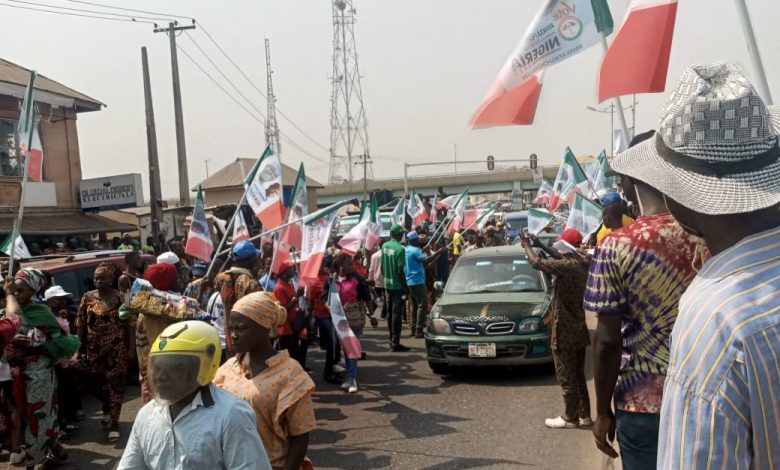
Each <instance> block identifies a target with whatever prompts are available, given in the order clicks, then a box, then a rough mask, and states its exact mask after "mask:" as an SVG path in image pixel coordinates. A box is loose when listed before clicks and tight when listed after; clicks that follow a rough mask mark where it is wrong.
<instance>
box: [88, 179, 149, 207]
mask: <svg viewBox="0 0 780 470" xmlns="http://www.w3.org/2000/svg"><path fill="white" fill-rule="evenodd" d="M79 200H80V201H81V210H83V211H85V212H97V211H104V210H109V209H122V208H125V207H138V206H143V205H144V192H143V188H142V186H141V174H140V173H130V174H127V175H116V176H106V177H104V178H92V179H88V180H81V181H79Z"/></svg>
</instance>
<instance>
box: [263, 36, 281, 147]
mask: <svg viewBox="0 0 780 470" xmlns="http://www.w3.org/2000/svg"><path fill="white" fill-rule="evenodd" d="M265 70H266V86H267V89H266V94H265V96H266V98H267V99H266V101H268V111H267V113H266V119H265V145H267V146H270V147H271V150H273V151H274V153H275V154H276V155H277V156H279V158H281V153H282V144H281V143H280V142H279V124H278V123H277V121H276V95H275V94H274V81H273V73H274V72H273V70H272V69H271V42H270V41H269V40H268V38H265Z"/></svg>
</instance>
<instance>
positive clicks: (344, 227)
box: [338, 216, 360, 237]
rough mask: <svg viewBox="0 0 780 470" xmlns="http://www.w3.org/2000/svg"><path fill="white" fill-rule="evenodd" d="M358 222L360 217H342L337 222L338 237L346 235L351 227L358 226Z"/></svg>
mask: <svg viewBox="0 0 780 470" xmlns="http://www.w3.org/2000/svg"><path fill="white" fill-rule="evenodd" d="M359 221H360V217H358V216H350V217H344V218H343V219H341V220H340V221H339V231H338V236H340V237H343V236H344V235H346V234H347V232H349V231H350V230H352V227H354V226H355V225H357V224H358V222H359Z"/></svg>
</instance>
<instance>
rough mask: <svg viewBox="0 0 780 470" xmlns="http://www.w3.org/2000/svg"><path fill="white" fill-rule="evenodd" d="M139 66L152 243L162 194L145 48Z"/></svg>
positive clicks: (157, 235)
mask: <svg viewBox="0 0 780 470" xmlns="http://www.w3.org/2000/svg"><path fill="white" fill-rule="evenodd" d="M141 65H142V66H143V74H144V101H145V102H146V151H147V153H148V155H149V207H150V208H151V210H152V213H151V217H152V237H154V243H158V242H159V240H160V221H161V220H162V205H161V204H162V194H161V189H160V166H159V162H158V159H157V128H156V127H155V124H154V106H153V104H152V84H151V79H150V78H149V59H147V57H146V48H145V47H142V48H141Z"/></svg>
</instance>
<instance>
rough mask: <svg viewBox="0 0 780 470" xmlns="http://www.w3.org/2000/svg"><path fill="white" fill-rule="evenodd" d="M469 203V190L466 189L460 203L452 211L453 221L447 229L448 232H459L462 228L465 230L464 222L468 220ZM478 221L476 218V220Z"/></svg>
mask: <svg viewBox="0 0 780 470" xmlns="http://www.w3.org/2000/svg"><path fill="white" fill-rule="evenodd" d="M468 202H469V188H466V189H465V190H464V191H463V192H462V193H461V194H460V197H459V198H458V202H457V203H456V204H455V207H453V209H452V211H453V213H454V216H453V219H452V221H451V222H450V225H449V227H447V231H448V232H457V231H458V230H460V229H461V228H465V227H466V225H465V224H464V221H465V219H466V205H467V204H468ZM474 220H475V221H476V220H477V219H476V217H475V218H474Z"/></svg>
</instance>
